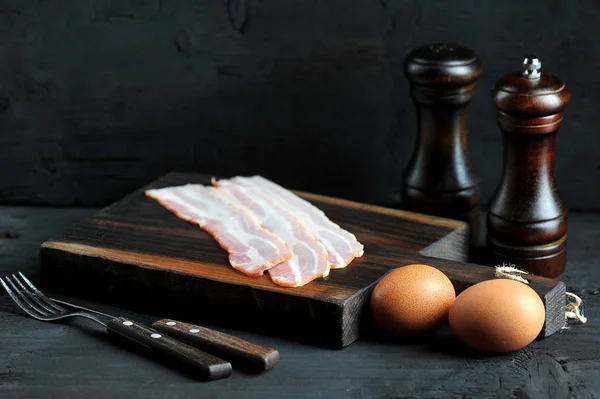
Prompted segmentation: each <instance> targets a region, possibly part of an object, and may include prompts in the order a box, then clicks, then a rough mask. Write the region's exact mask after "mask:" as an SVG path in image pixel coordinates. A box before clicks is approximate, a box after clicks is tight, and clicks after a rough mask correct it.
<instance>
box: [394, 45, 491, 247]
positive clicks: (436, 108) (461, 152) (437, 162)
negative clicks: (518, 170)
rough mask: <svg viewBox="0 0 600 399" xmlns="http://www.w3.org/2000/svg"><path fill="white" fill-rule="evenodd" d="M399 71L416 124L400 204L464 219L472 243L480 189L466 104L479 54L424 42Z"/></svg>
mask: <svg viewBox="0 0 600 399" xmlns="http://www.w3.org/2000/svg"><path fill="white" fill-rule="evenodd" d="M404 72H405V74H406V77H407V78H408V80H409V81H410V83H411V97H412V99H413V102H414V104H415V108H416V111H417V126H418V132H417V141H416V146H415V149H414V152H413V155H412V158H411V160H410V163H409V164H408V166H407V168H406V170H405V174H404V188H403V191H402V196H403V204H404V207H405V208H407V209H409V210H413V211H416V212H421V213H427V214H430V215H438V216H444V217H448V218H452V219H460V220H464V221H467V222H468V223H469V226H470V238H471V243H472V244H473V245H476V244H477V241H478V238H479V217H480V216H479V214H480V212H479V202H480V199H481V191H480V188H479V180H480V179H479V176H478V174H477V173H476V171H475V168H474V167H473V165H472V163H471V159H470V156H469V149H468V145H467V116H468V113H467V106H468V104H469V102H470V101H471V98H472V97H473V92H474V90H475V83H476V80H477V78H478V77H479V75H480V74H481V63H480V61H479V58H478V57H477V55H476V54H475V53H474V52H473V50H471V49H469V48H467V47H464V46H460V45H458V44H451V43H438V44H429V45H425V46H422V47H419V48H417V49H415V50H413V51H412V52H411V53H410V54H409V55H408V56H407V57H406V59H405V60H404Z"/></svg>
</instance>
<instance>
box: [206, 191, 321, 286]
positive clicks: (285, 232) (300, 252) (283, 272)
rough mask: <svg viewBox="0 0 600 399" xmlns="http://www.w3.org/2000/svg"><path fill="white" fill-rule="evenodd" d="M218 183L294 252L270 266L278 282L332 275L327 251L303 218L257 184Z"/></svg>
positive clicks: (296, 282)
mask: <svg viewBox="0 0 600 399" xmlns="http://www.w3.org/2000/svg"><path fill="white" fill-rule="evenodd" d="M217 184H218V187H219V190H222V191H223V193H225V194H226V195H228V196H229V197H231V198H233V199H235V200H237V201H238V202H239V203H240V204H242V205H243V206H245V207H246V208H248V209H249V210H250V211H251V212H252V213H253V214H254V216H255V217H256V218H257V219H258V221H259V223H260V224H261V226H263V227H264V228H266V229H268V230H269V231H271V232H273V233H275V234H277V235H278V236H279V237H281V238H282V239H283V240H284V241H285V242H286V243H287V244H288V245H289V246H290V248H291V249H292V251H293V252H294V256H292V258H291V259H290V260H288V261H285V262H283V263H280V264H278V265H277V266H275V267H273V268H271V269H269V275H270V276H271V279H272V280H273V282H274V283H276V284H278V285H281V286H284V287H300V286H303V285H305V284H307V283H309V282H311V281H313V280H314V279H316V278H318V277H326V276H327V275H329V262H328V261H327V250H326V249H325V247H324V246H323V245H322V244H321V243H320V242H319V241H317V240H316V239H315V237H314V236H313V235H312V233H311V232H310V230H309V229H308V226H307V225H306V224H305V223H304V222H303V221H302V220H301V219H300V218H298V217H297V216H296V215H294V214H293V213H292V212H290V211H289V210H288V209H287V208H286V207H284V206H283V205H282V204H281V203H280V202H278V201H276V200H275V199H273V198H272V197H270V196H269V195H265V193H264V192H263V191H262V190H257V189H256V188H255V187H247V186H244V185H239V184H235V183H232V182H229V181H226V180H225V181H221V182H219V183H217Z"/></svg>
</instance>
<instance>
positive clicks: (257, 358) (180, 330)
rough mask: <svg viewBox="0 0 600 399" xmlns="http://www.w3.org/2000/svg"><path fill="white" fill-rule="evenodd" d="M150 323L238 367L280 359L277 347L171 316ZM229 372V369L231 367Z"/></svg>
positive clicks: (258, 367)
mask: <svg viewBox="0 0 600 399" xmlns="http://www.w3.org/2000/svg"><path fill="white" fill-rule="evenodd" d="M51 299H52V300H53V301H56V302H58V303H60V304H62V305H65V306H70V307H72V308H76V309H81V310H85V311H88V312H93V313H97V314H100V315H103V316H107V317H113V316H110V315H107V314H105V313H102V312H98V311H97V310H92V309H88V308H84V307H82V306H78V305H74V304H72V303H68V302H64V301H61V300H58V299H56V298H51ZM152 327H153V328H154V329H155V330H157V331H159V332H162V333H163V334H165V335H167V336H170V337H172V338H175V339H177V340H179V341H181V342H183V343H187V344H189V345H192V346H194V347H196V348H198V349H200V350H203V351H205V352H208V353H207V355H209V354H213V355H215V356H216V357H217V358H218V359H219V360H221V359H222V360H223V361H227V362H230V363H231V365H233V366H235V367H236V368H239V369H245V370H248V371H266V370H268V369H270V368H272V367H273V366H275V364H277V362H278V361H279V351H277V350H276V349H273V348H268V347H264V346H260V345H256V344H252V343H250V342H248V341H244V340H243V339H241V338H238V337H235V336H233V335H230V334H226V333H223V332H219V331H215V330H212V329H209V328H206V327H202V326H198V325H194V324H188V323H184V322H181V321H177V320H171V319H162V320H158V321H156V322H154V323H153V324H152ZM209 356H210V355H209ZM231 365H230V370H231ZM229 372H230V373H231V371H229ZM227 376H228V375H227ZM220 378H224V377H220ZM213 379H216V378H213Z"/></svg>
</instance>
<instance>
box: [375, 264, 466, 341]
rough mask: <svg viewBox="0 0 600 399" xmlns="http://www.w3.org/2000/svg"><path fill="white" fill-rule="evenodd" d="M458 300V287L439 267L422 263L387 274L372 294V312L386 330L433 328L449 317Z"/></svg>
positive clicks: (407, 331)
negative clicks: (456, 287)
mask: <svg viewBox="0 0 600 399" xmlns="http://www.w3.org/2000/svg"><path fill="white" fill-rule="evenodd" d="M455 299H456V293H455V291H454V286H453V285H452V283H451V282H450V280H449V279H448V277H447V276H446V275H445V274H444V273H442V272H441V271H439V270H438V269H436V268H434V267H432V266H428V265H421V264H414V265H408V266H403V267H400V268H398V269H395V270H393V271H391V272H389V273H388V274H386V275H385V276H384V277H383V278H382V279H381V280H380V281H379V282H378V283H377V285H376V286H375V288H374V290H373V293H372V294H371V302H370V308H371V314H372V316H373V319H374V320H375V322H376V323H377V324H378V325H379V327H381V328H382V329H383V330H384V331H387V332H388V333H391V334H394V335H406V334H416V333H422V332H428V331H431V330H432V329H433V328H435V327H437V326H438V325H439V324H440V323H442V322H443V321H445V320H447V318H448V311H449V310H450V306H451V305H452V302H454V300H455Z"/></svg>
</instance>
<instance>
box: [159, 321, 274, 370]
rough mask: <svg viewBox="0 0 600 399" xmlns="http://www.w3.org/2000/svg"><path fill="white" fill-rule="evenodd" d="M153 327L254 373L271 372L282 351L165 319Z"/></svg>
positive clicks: (204, 328)
mask: <svg viewBox="0 0 600 399" xmlns="http://www.w3.org/2000/svg"><path fill="white" fill-rule="evenodd" d="M152 327H154V328H155V329H157V330H158V331H161V332H163V333H165V334H167V335H170V336H172V337H173V338H177V339H179V340H181V341H186V342H188V343H190V344H191V345H194V346H196V347H198V348H200V349H203V350H205V351H207V352H210V353H212V354H214V355H216V356H219V357H221V358H223V359H225V360H228V361H230V362H231V363H232V364H233V366H234V367H238V368H245V369H249V370H253V371H264V370H268V369H270V368H271V367H273V366H275V364H276V363H277V362H278V361H279V352H278V351H277V350H275V349H272V348H267V347H264V346H260V345H255V344H252V343H250V342H247V341H244V340H243V339H240V338H237V337H234V336H233V335H229V334H225V333H222V332H219V331H215V330H211V329H209V328H206V327H202V326H197V325H193V324H188V323H183V322H180V321H177V320H169V319H163V320H159V321H157V322H155V323H154V324H152Z"/></svg>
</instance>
